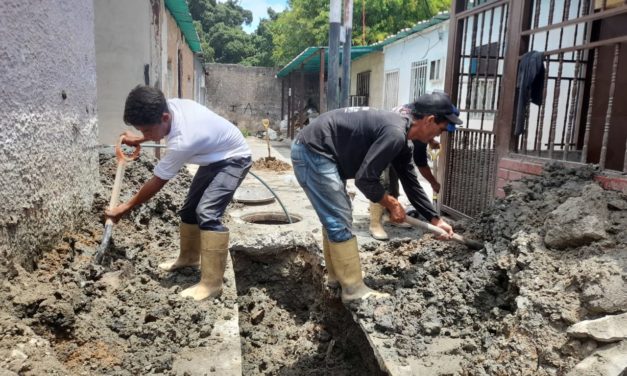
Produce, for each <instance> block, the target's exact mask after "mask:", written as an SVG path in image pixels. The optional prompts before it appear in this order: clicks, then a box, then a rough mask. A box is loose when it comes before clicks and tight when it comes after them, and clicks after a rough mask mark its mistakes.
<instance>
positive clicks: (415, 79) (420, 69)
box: [409, 60, 427, 102]
mask: <svg viewBox="0 0 627 376" xmlns="http://www.w3.org/2000/svg"><path fill="white" fill-rule="evenodd" d="M409 88H410V92H409V99H410V102H413V101H415V100H416V98H418V97H419V96H421V95H423V94H424V93H425V91H426V90H427V60H420V61H414V62H413V63H411V81H410V87H409Z"/></svg>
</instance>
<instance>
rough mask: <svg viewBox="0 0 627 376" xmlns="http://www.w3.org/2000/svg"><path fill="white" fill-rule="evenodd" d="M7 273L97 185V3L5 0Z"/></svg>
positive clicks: (2, 233)
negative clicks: (11, 262)
mask: <svg viewBox="0 0 627 376" xmlns="http://www.w3.org/2000/svg"><path fill="white" fill-rule="evenodd" d="M0 40H2V43H1V45H0V56H1V59H0V61H1V62H2V63H1V64H0V82H2V85H1V89H0V110H1V112H2V116H0V208H1V209H0V275H1V274H2V272H3V269H4V268H3V266H4V267H6V264H7V262H9V261H11V260H16V261H18V262H20V263H21V264H22V265H23V266H25V267H27V268H32V266H33V262H34V260H35V259H36V258H37V256H38V255H39V254H40V253H41V252H42V251H45V250H46V249H49V247H50V246H51V244H53V243H54V242H56V241H58V240H59V238H60V236H61V234H62V233H63V232H64V231H66V230H70V229H72V228H73V227H74V226H76V225H77V224H78V223H80V220H81V218H82V215H85V214H84V213H85V212H86V211H88V210H89V208H90V206H91V203H92V200H93V195H94V191H95V190H96V189H97V188H98V187H99V179H98V155H97V148H96V147H95V146H96V143H97V142H96V138H97V124H96V64H95V51H94V12H93V4H92V2H91V1H83V0H59V1H44V2H42V1H38V0H4V1H2V2H0Z"/></svg>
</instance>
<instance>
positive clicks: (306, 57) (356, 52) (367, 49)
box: [276, 12, 450, 78]
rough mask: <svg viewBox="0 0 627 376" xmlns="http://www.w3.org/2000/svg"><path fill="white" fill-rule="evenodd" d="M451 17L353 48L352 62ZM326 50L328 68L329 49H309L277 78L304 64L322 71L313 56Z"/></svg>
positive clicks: (307, 69) (443, 15)
mask: <svg viewBox="0 0 627 376" xmlns="http://www.w3.org/2000/svg"><path fill="white" fill-rule="evenodd" d="M449 17H450V15H449V13H448V12H443V13H440V14H438V15H436V16H435V17H432V18H430V19H428V20H424V21H420V22H418V23H417V24H416V25H415V26H414V27H412V28H407V29H403V30H401V31H400V32H398V33H396V34H395V35H391V36H389V37H387V38H386V39H385V40H383V41H381V42H377V43H374V44H371V45H369V46H353V47H352V48H351V61H352V60H357V59H358V58H360V57H362V56H364V55H367V54H369V53H372V52H375V51H382V50H383V47H384V46H387V45H388V44H390V43H393V42H396V41H397V40H399V39H402V38H405V37H407V36H409V35H412V34H416V33H420V32H422V31H424V30H426V29H428V28H430V27H431V26H435V25H437V24H440V23H442V22H444V21H446V20H448V19H449ZM321 49H324V50H325V53H324V59H325V66H328V62H329V49H328V47H307V48H306V49H305V50H304V51H303V52H301V53H300V54H299V55H298V56H296V57H295V58H294V59H292V61H290V62H289V63H288V64H287V65H286V66H285V67H283V69H281V70H280V71H279V72H278V73H277V74H276V76H277V77H279V78H282V77H286V76H287V75H289V74H290V73H292V72H294V71H299V70H300V67H301V65H303V63H304V71H305V72H307V73H311V72H319V71H320V57H319V56H313V55H318V54H319V53H320V50H321ZM340 61H342V49H341V48H340Z"/></svg>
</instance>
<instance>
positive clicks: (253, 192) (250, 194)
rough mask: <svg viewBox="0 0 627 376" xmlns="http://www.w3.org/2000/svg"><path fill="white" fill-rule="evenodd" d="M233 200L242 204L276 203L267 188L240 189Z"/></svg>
mask: <svg viewBox="0 0 627 376" xmlns="http://www.w3.org/2000/svg"><path fill="white" fill-rule="evenodd" d="M233 200H234V201H236V202H240V203H242V204H253V205H255V204H269V203H271V202H274V196H273V195H272V193H270V191H268V189H267V188H265V187H240V188H239V189H238V190H237V191H235V195H234V196H233ZM284 216H285V215H284Z"/></svg>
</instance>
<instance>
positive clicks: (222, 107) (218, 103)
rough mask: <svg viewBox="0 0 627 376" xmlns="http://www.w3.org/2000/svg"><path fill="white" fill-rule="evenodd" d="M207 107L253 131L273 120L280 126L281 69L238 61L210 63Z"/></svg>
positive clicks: (207, 77) (275, 126)
mask: <svg viewBox="0 0 627 376" xmlns="http://www.w3.org/2000/svg"><path fill="white" fill-rule="evenodd" d="M205 69H206V71H207V76H206V84H205V85H206V86H207V103H206V105H207V107H209V108H210V109H211V110H212V111H213V112H215V113H217V114H219V115H220V116H222V117H224V118H226V119H228V120H230V121H231V122H233V123H234V124H236V125H237V126H238V127H239V128H240V129H247V130H249V131H251V132H256V131H257V130H261V129H263V125H262V124H261V119H264V118H268V119H270V125H271V126H272V127H273V128H276V129H278V124H279V121H280V120H281V81H280V80H279V79H278V78H275V76H276V73H277V71H278V70H277V69H275V68H263V67H246V66H243V65H236V64H206V65H205Z"/></svg>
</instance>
